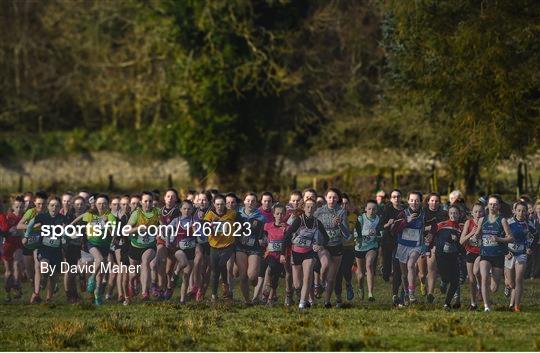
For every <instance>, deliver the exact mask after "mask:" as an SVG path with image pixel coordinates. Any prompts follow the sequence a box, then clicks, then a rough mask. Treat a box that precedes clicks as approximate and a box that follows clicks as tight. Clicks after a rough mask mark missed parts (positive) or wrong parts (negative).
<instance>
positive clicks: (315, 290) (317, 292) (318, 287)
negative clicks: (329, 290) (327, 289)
mask: <svg viewBox="0 0 540 353" xmlns="http://www.w3.org/2000/svg"><path fill="white" fill-rule="evenodd" d="M322 292H323V291H322V288H321V285H320V284H315V285H314V286H313V294H314V295H315V298H317V299H320V298H321V296H322Z"/></svg>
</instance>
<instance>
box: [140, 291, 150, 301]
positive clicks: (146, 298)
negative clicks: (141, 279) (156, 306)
mask: <svg viewBox="0 0 540 353" xmlns="http://www.w3.org/2000/svg"><path fill="white" fill-rule="evenodd" d="M141 299H142V301H143V302H147V301H150V295H149V294H148V293H143V294H142V298H141Z"/></svg>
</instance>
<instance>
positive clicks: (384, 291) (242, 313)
mask: <svg viewBox="0 0 540 353" xmlns="http://www.w3.org/2000/svg"><path fill="white" fill-rule="evenodd" d="M281 288H282V287H281ZM463 289H464V291H463V303H464V304H467V300H466V298H467V288H463ZM29 292H30V290H29V289H28V288H27V287H26V286H25V296H24V298H23V301H21V302H19V303H16V302H12V303H10V304H2V305H1V306H0V313H1V314H0V328H1V329H0V349H1V350H3V351H8V350H17V351H29V350H32V351H35V350H38V351H39V350H69V351H73V350H75V351H77V350H84V351H104V350H107V351H108V350H113V351H115V350H118V351H125V350H131V351H150V350H154V351H171V350H174V351H185V350H197V351H198V350H240V351H244V350H255V351H258V350H268V351H281V350H293V351H297V350H304V351H310V350H323V351H326V350H353V351H356V350H505V351H530V350H536V351H537V350H539V349H540V337H539V335H538V332H539V331H540V299H539V298H538V293H539V292H540V281H538V280H528V281H527V282H526V293H525V298H524V303H523V306H522V308H523V312H522V313H513V312H508V311H506V310H505V307H506V305H505V303H506V300H505V298H504V297H503V295H502V291H500V292H501V293H497V295H496V296H495V303H496V304H497V305H496V306H495V309H496V310H495V311H493V312H491V313H484V312H468V311H466V310H465V309H461V310H459V311H453V312H445V311H443V310H442V309H441V305H442V304H441V300H442V295H441V294H439V293H437V301H436V304H432V305H428V304H417V305H415V306H412V307H406V308H400V309H396V308H393V307H392V306H391V304H390V295H389V294H390V286H389V285H388V284H387V283H384V282H382V280H381V279H380V277H378V278H377V282H376V291H375V295H376V298H377V301H376V302H375V303H368V302H367V301H366V302H360V301H359V300H358V299H356V298H355V300H354V301H353V303H352V305H351V306H348V307H346V308H341V309H336V308H333V309H324V308H322V307H321V306H317V307H315V308H312V309H310V310H308V311H306V312H299V311H298V309H297V308H296V307H291V308H285V307H282V306H276V307H273V308H268V307H264V306H254V307H247V308H245V307H242V306H241V305H239V304H231V303H218V304H216V305H211V304H210V303H200V304H196V303H193V304H186V305H184V306H181V305H178V304H175V303H174V302H151V303H148V304H141V303H136V304H134V305H131V306H128V307H124V306H122V305H119V304H116V303H110V304H105V305H102V306H100V307H96V306H94V305H92V304H90V300H89V299H87V300H86V302H85V303H82V304H75V305H69V304H66V303H65V298H64V295H63V293H59V294H58V295H57V297H56V298H55V299H54V301H53V303H51V304H40V305H30V304H26V303H27V302H28V293H29ZM437 292H438V290H437ZM279 293H280V295H282V292H281V291H280V292H279ZM2 297H3V294H2ZM281 299H282V297H280V301H281ZM464 306H465V305H464Z"/></svg>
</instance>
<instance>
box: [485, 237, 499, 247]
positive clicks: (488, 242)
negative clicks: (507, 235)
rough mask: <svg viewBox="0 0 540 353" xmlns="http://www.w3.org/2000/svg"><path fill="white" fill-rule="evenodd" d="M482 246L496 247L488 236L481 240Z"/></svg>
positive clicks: (495, 243)
mask: <svg viewBox="0 0 540 353" xmlns="http://www.w3.org/2000/svg"><path fill="white" fill-rule="evenodd" d="M482 245H483V246H497V242H496V241H495V240H492V239H491V237H490V236H487V237H483V238H482Z"/></svg>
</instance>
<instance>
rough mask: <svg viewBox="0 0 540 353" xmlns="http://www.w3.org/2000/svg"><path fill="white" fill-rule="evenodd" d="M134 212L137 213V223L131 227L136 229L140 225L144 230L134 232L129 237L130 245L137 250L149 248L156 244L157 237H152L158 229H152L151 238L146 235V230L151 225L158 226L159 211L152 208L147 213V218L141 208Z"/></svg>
mask: <svg viewBox="0 0 540 353" xmlns="http://www.w3.org/2000/svg"><path fill="white" fill-rule="evenodd" d="M135 212H136V213H137V215H136V217H137V221H136V222H135V225H134V226H133V227H134V228H137V227H138V226H140V225H145V226H146V229H145V230H142V229H141V230H140V231H137V232H135V234H134V235H133V236H132V237H131V245H132V246H133V247H136V248H139V249H146V248H150V247H152V246H153V245H154V244H155V243H156V237H157V235H156V236H154V235H153V234H154V232H155V233H158V229H155V230H154V229H152V232H151V233H152V236H151V235H149V234H148V232H147V229H148V227H149V226H151V225H153V226H159V213H160V212H159V209H157V208H156V207H154V208H152V209H151V210H150V212H147V213H149V216H147V215H146V214H145V212H143V210H142V209H141V208H137V209H136V210H135ZM152 228H153V227H152Z"/></svg>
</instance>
